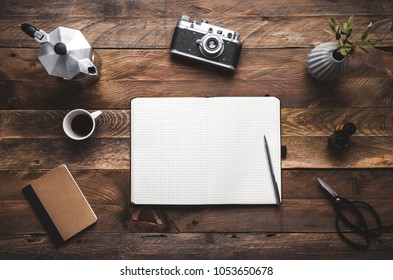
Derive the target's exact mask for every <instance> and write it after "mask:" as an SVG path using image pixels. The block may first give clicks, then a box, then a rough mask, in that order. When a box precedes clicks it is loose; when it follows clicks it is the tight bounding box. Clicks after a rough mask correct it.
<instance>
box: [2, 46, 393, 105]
mask: <svg viewBox="0 0 393 280" xmlns="http://www.w3.org/2000/svg"><path fill="white" fill-rule="evenodd" d="M308 52H309V49H285V50H263V49H260V50H244V51H243V53H242V56H241V61H240V64H239V68H238V71H237V72H236V73H235V75H233V76H228V75H223V74H222V73H217V72H214V71H212V70H211V69H209V68H208V67H206V66H200V65H197V66H195V65H192V63H191V62H189V61H188V62H187V61H181V60H180V61H179V60H177V59H171V57H170V55H169V54H168V52H167V51H140V50H137V51H135V50H133V51H123V52H119V51H113V50H102V51H101V53H100V56H101V58H102V61H103V71H102V77H101V79H100V81H98V82H97V83H96V84H94V85H93V86H92V87H90V88H88V89H85V90H80V89H78V88H76V87H75V85H74V84H73V83H71V82H69V81H64V80H62V79H59V78H56V77H52V76H49V75H47V73H46V71H45V70H44V69H43V68H42V65H41V64H40V63H39V61H38V59H37V58H36V50H27V49H0V57H1V58H3V59H2V60H0V108H1V109H74V108H76V107H80V108H86V109H96V108H100V109H129V104H130V99H132V98H133V97H137V96H150V97H162V96H241V95H247V96H261V95H262V96H263V95H266V94H270V95H272V96H277V97H278V98H280V99H281V105H282V107H283V108H285V107H294V108H299V107H324V108H332V107H333V108H336V107H341V108H345V107H346V108H348V107H389V108H390V107H392V106H393V97H392V96H393V76H392V74H391V73H392V71H393V69H392V65H393V56H392V55H391V54H389V53H385V52H381V51H376V50H375V51H372V52H371V53H370V55H359V56H357V57H356V58H355V60H353V61H351V63H350V64H349V67H348V69H347V71H346V73H345V74H344V76H343V77H342V79H341V80H339V81H338V82H336V83H330V84H323V83H319V82H316V81H315V80H313V79H312V78H311V77H310V76H309V75H308V73H307V69H306V67H305V58H306V57H307V54H308ZM12 69H13V70H12ZM196 77H198V78H196ZM212 89H214V90H212Z"/></svg>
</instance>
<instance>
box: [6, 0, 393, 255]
mask: <svg viewBox="0 0 393 280" xmlns="http://www.w3.org/2000/svg"><path fill="white" fill-rule="evenodd" d="M182 14H188V15H191V16H192V17H194V18H207V19H209V20H210V22H211V23H212V24H215V25H219V26H223V27H226V28H229V29H232V30H236V31H239V32H240V34H241V39H242V41H243V43H244V45H243V47H244V49H243V50H242V54H241V58H240V62H239V65H238V69H237V71H236V73H235V74H234V75H232V76H228V75H223V74H222V73H217V72H214V71H211V70H210V69H209V68H208V67H206V66H203V65H194V64H193V63H190V62H184V61H182V60H179V59H176V58H173V57H171V56H170V55H169V54H168V47H169V44H170V41H171V38H172V33H173V30H174V27H175V25H176V21H177V19H178V17H179V16H180V15H182ZM351 14H353V15H355V23H354V24H355V26H356V27H359V26H361V27H363V26H365V25H366V24H367V23H368V22H370V21H373V23H374V24H375V33H376V35H378V36H379V37H380V38H383V42H382V43H381V44H380V49H379V50H376V49H373V50H371V51H370V54H368V55H367V54H360V53H359V54H358V55H357V56H356V57H355V58H354V59H353V60H351V62H350V64H349V66H348V69H347V70H346V72H345V73H344V75H343V77H342V78H341V79H340V80H339V81H337V82H334V83H320V82H316V81H314V80H313V79H312V78H310V77H309V76H308V74H307V70H306V67H305V63H306V58H307V54H308V53H309V51H310V50H311V48H312V47H313V46H314V45H316V44H318V43H320V42H325V41H328V40H329V37H328V36H327V35H326V34H325V32H324V31H323V30H322V28H324V27H326V26H327V23H326V20H327V18H328V17H331V16H334V17H337V18H338V19H339V20H344V19H346V18H348V17H349V15H351ZM23 22H29V23H32V24H33V25H35V26H37V27H39V28H41V29H44V30H46V31H51V30H52V29H54V28H55V27H57V26H65V27H69V28H75V29H80V30H81V31H82V32H83V34H84V35H85V36H86V38H87V39H88V41H89V42H90V43H91V44H92V46H93V47H94V48H95V50H96V52H97V53H98V54H99V56H100V57H101V59H102V72H101V73H102V76H101V79H100V81H99V82H97V83H96V84H94V85H93V86H91V87H89V88H87V89H85V90H80V89H78V88H76V87H75V86H73V85H72V84H71V83H69V82H67V81H63V80H61V79H57V78H55V77H51V76H49V75H47V73H46V72H45V70H44V68H43V67H42V65H41V64H40V62H39V60H38V59H37V54H38V48H39V47H38V45H37V43H36V42H35V41H34V40H32V39H31V38H30V37H28V36H27V35H26V34H24V33H23V32H22V31H21V30H20V25H21V24H22V23H23ZM392 31H393V3H392V1H390V0H381V1H366V0H359V1H355V0H344V1H328V0H320V1H313V0H299V1H296V2H294V1H288V0H278V1H267V0H265V1H231V0H216V1H199V0H191V1H179V0H166V1H151V0H144V1H142V0H141V1H122V0H112V1H109V0H97V1H82V0H75V1H42V0H37V1H28V0H19V1H11V0H3V1H0V259H393V233H392V232H390V233H389V232H386V233H384V234H383V235H382V237H381V238H379V239H378V240H374V241H373V243H372V244H371V246H370V248H369V249H367V250H366V251H362V252H359V251H357V250H354V249H352V248H350V247H348V246H347V245H346V244H345V243H343V242H342V240H340V238H339V237H338V235H337V234H336V229H335V225H334V222H335V221H334V219H335V215H334V210H333V207H332V205H331V204H330V201H329V200H328V196H327V195H326V194H325V193H324V191H323V190H322V189H321V187H320V186H319V185H318V183H317V181H316V177H321V178H324V179H326V181H328V182H329V183H330V184H331V185H333V186H334V187H335V189H336V191H337V192H338V193H339V194H341V195H342V196H344V197H347V198H350V199H354V200H356V199H360V200H364V201H367V202H369V203H370V204H372V205H373V206H374V207H375V209H376V210H377V212H378V213H379V215H380V216H381V219H382V222H383V224H384V225H393V215H392V212H393V184H392V183H393V110H392V107H393V75H392V71H393V56H392V54H391V53H389V52H386V51H382V50H391V49H392V48H393V32H392ZM266 94H269V95H272V96H277V97H278V98H280V100H281V104H282V110H281V122H282V144H283V145H286V146H287V150H288V155H287V157H286V158H285V159H283V160H282V167H283V171H282V194H283V203H282V205H281V206H280V207H275V206H233V205H222V206H165V207H160V206H135V205H131V204H130V203H129V201H130V199H129V197H130V114H129V113H130V110H129V109H130V108H129V106H130V99H131V98H133V97H137V96H156V97H159V96H263V95H266ZM74 108H85V109H89V110H95V109H99V110H102V111H103V114H102V116H101V117H99V118H98V119H97V129H96V132H95V133H94V134H93V135H92V137H91V138H89V139H88V140H85V141H82V142H75V141H72V140H70V139H68V138H67V137H66V136H65V134H64V132H63V131H62V119H63V118H64V116H65V115H66V114H67V112H68V111H69V110H70V109H74ZM347 121H351V122H354V123H355V124H356V125H357V127H358V131H357V133H356V134H355V136H353V137H352V146H351V148H350V150H348V151H346V152H344V153H342V154H335V153H332V152H331V151H330V150H329V149H328V148H327V145H326V143H327V137H328V136H329V135H330V134H331V133H332V131H333V130H334V127H335V125H337V124H340V123H343V122H347ZM61 163H65V164H66V165H67V166H68V167H69V168H70V170H71V173H72V174H73V175H74V177H75V179H76V181H77V182H78V184H79V185H80V187H81V189H82V192H83V193H84V194H85V196H86V198H87V200H88V201H89V202H90V204H91V205H92V208H93V210H94V211H95V213H96V214H97V217H98V222H97V223H96V224H95V225H93V226H92V227H90V228H88V229H87V230H85V231H84V232H82V233H80V234H78V235H77V236H75V237H74V238H72V239H71V240H69V241H68V242H66V243H65V244H64V245H62V246H60V247H55V246H54V245H53V243H52V241H51V239H50V237H49V236H48V234H47V232H46V231H45V229H44V228H43V226H42V225H41V223H40V221H39V220H38V218H37V217H36V216H35V214H34V212H33V211H32V209H31V206H30V204H29V203H28V202H27V201H26V200H25V198H24V196H23V194H22V191H21V190H22V188H23V187H24V186H25V185H26V183H27V182H29V181H30V180H32V179H35V178H38V177H40V176H41V175H43V174H44V173H45V172H47V171H48V170H50V169H52V168H54V167H56V166H57V165H59V164H61Z"/></svg>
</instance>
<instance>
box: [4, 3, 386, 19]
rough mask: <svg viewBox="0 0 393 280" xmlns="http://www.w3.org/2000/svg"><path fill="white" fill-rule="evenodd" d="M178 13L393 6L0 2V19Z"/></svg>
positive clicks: (368, 11)
mask: <svg viewBox="0 0 393 280" xmlns="http://www.w3.org/2000/svg"><path fill="white" fill-rule="evenodd" d="M180 12H181V13H184V14H193V15H195V16H198V17H206V16H212V17H217V16H227V17H230V16H232V15H235V14H241V15H261V16H301V15H305V16H310V15H314V16H325V15H326V16H331V15H349V14H351V15H352V14H354V15H384V14H387V15H390V14H392V13H393V5H392V2H391V1H389V0H380V1H377V2H370V1H367V0H357V1H356V0H344V1H339V2H332V1H328V0H321V1H318V2H316V1H313V0H302V1H296V3H294V2H293V1H290V0H277V1H268V0H262V1H261V0H259V1H246V0H242V1H236V2H234V1H231V0H213V1H201V0H190V1H187V2H184V1H181V0H166V1H158V2H157V1H152V0H144V1H131V2H129V1H126V2H125V1H121V0H111V1H108V0H98V1H97V0H96V1H94V3H92V2H88V1H82V0H74V1H73V8H72V9H70V8H69V6H68V5H64V1H43V0H37V1H34V2H31V1H28V0H24V1H18V2H17V3H15V1H12V0H3V1H1V3H0V15H5V16H6V15H12V16H18V15H25V14H31V15H38V16H42V17H51V16H56V17H61V16H64V15H65V14H67V15H68V16H72V17H98V18H101V17H152V16H157V17H168V16H178V15H180Z"/></svg>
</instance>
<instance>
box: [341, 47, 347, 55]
mask: <svg viewBox="0 0 393 280" xmlns="http://www.w3.org/2000/svg"><path fill="white" fill-rule="evenodd" d="M340 53H341V54H342V55H343V56H346V55H347V51H346V50H345V49H344V48H341V49H340Z"/></svg>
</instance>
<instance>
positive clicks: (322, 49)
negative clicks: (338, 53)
mask: <svg viewBox="0 0 393 280" xmlns="http://www.w3.org/2000/svg"><path fill="white" fill-rule="evenodd" d="M337 48H338V45H337V43H332V42H328V43H322V44H319V45H318V46H316V47H315V48H313V49H312V50H311V51H310V53H309V54H308V58H307V69H308V73H309V74H310V75H311V77H313V78H314V79H316V80H318V81H323V82H328V81H334V80H337V79H338V78H339V77H340V75H341V74H342V73H343V71H344V70H345V68H346V66H347V65H348V61H349V57H348V55H347V56H345V57H344V58H343V59H341V60H337V59H335V58H334V57H333V52H334V51H335V50H337Z"/></svg>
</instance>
